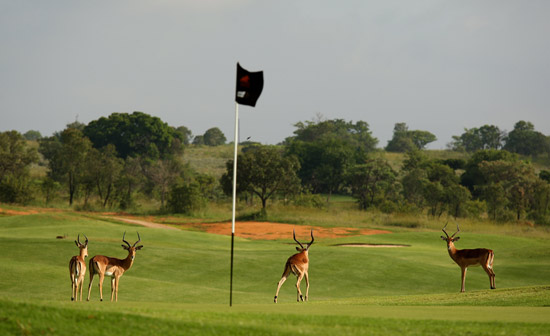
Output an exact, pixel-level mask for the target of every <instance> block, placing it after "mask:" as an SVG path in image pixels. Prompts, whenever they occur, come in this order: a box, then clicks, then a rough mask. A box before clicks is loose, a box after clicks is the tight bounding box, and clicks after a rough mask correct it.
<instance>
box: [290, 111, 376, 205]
mask: <svg viewBox="0 0 550 336" xmlns="http://www.w3.org/2000/svg"><path fill="white" fill-rule="evenodd" d="M295 126H296V127H297V129H296V130H295V131H294V134H295V136H293V137H289V138H287V139H286V140H285V144H286V154H287V155H294V156H296V157H297V158H298V160H299V162H300V167H301V168H300V170H299V172H298V176H299V177H300V179H301V180H302V182H303V184H304V185H305V186H306V187H307V189H310V190H312V191H313V192H315V193H321V192H323V193H327V194H328V197H329V198H330V195H331V194H332V193H333V192H337V191H338V190H339V189H340V187H341V185H342V184H343V183H344V181H345V174H346V171H347V169H348V168H349V167H351V166H352V165H354V164H357V163H362V162H365V160H366V158H367V154H368V153H369V152H372V151H374V150H375V146H376V143H377V142H378V140H376V139H375V138H373V137H372V136H371V132H370V130H369V126H368V124H367V123H366V122H364V121H359V122H357V123H355V124H354V123H352V122H346V121H344V120H342V119H335V120H327V121H318V122H306V123H302V122H299V123H297V124H295Z"/></svg>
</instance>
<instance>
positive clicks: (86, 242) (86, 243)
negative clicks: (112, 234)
mask: <svg viewBox="0 0 550 336" xmlns="http://www.w3.org/2000/svg"><path fill="white" fill-rule="evenodd" d="M84 237H86V235H84ZM84 245H88V237H86V241H85V242H84Z"/></svg>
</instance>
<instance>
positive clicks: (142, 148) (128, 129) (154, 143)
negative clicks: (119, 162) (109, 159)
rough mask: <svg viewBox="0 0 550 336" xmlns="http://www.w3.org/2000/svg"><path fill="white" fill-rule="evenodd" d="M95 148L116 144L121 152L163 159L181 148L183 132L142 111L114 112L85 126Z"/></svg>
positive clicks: (124, 156) (123, 156)
mask: <svg viewBox="0 0 550 336" xmlns="http://www.w3.org/2000/svg"><path fill="white" fill-rule="evenodd" d="M84 135H86V136H87V137H88V138H89V139H90V140H91V141H92V143H93V145H94V147H95V148H102V147H104V146H106V145H108V144H112V145H114V146H115V148H116V151H117V153H118V155H119V156H120V157H121V158H123V159H125V158H127V157H129V156H131V157H137V156H144V157H148V158H151V159H158V158H164V157H166V156H169V155H172V154H175V153H176V154H177V153H178V152H180V151H181V150H182V148H181V146H179V145H178V143H181V140H180V135H179V133H177V132H176V130H175V129H174V128H173V127H170V126H168V124H166V123H164V122H162V120H160V118H157V117H152V116H150V115H148V114H146V113H143V112H134V113H132V114H128V113H112V114H111V115H110V116H109V117H108V118H105V117H101V118H99V119H98V120H94V121H92V122H90V123H89V124H88V125H87V126H86V127H85V128H84Z"/></svg>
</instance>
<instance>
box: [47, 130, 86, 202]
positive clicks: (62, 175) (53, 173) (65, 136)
mask: <svg viewBox="0 0 550 336" xmlns="http://www.w3.org/2000/svg"><path fill="white" fill-rule="evenodd" d="M91 148H92V143H91V142H90V140H89V139H88V138H86V137H84V136H83V134H82V132H81V131H79V130H78V129H76V128H66V129H65V130H64V131H63V132H61V134H59V136H53V137H50V138H44V139H42V140H41V141H40V146H39V151H40V153H42V155H44V157H45V158H46V159H47V160H48V165H49V168H50V172H49V175H50V177H51V178H52V179H53V180H54V181H59V182H62V183H65V184H66V186H67V187H68V189H69V204H70V205H72V204H73V201H74V198H75V196H76V192H77V190H78V187H79V186H80V184H81V183H82V179H83V176H84V171H85V169H86V168H87V167H86V162H87V161H86V156H87V155H88V152H89V151H90V149H91Z"/></svg>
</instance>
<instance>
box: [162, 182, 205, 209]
mask: <svg viewBox="0 0 550 336" xmlns="http://www.w3.org/2000/svg"><path fill="white" fill-rule="evenodd" d="M205 205H206V199H205V198H204V197H203V195H202V194H201V191H200V186H199V185H198V184H197V183H190V184H183V185H176V186H174V187H172V190H171V191H170V197H169V199H168V208H169V209H170V210H171V211H172V212H174V213H184V214H189V213H191V212H192V211H194V210H199V209H201V208H203V207H204V206H205Z"/></svg>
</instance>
